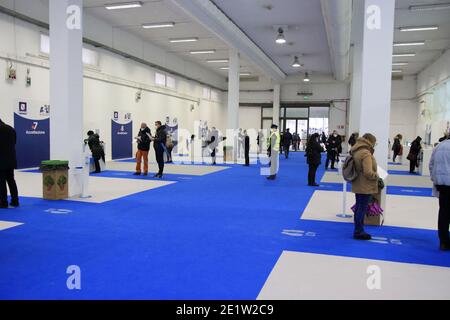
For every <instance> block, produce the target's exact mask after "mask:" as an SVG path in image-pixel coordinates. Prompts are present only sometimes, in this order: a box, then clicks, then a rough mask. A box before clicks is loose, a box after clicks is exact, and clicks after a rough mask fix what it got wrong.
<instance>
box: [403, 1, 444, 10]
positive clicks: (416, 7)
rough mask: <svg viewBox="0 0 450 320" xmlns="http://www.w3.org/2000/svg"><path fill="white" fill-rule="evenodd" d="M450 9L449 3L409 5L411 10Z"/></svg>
mask: <svg viewBox="0 0 450 320" xmlns="http://www.w3.org/2000/svg"><path fill="white" fill-rule="evenodd" d="M445 9H450V3H436V4H423V5H414V6H410V7H409V10H411V11H433V10H445Z"/></svg>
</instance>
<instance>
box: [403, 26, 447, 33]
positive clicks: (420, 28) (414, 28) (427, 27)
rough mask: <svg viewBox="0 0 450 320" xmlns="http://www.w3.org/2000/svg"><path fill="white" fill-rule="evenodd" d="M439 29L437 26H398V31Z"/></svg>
mask: <svg viewBox="0 0 450 320" xmlns="http://www.w3.org/2000/svg"><path fill="white" fill-rule="evenodd" d="M437 29H439V27H438V26H418V27H400V31H403V32H407V31H431V30H437Z"/></svg>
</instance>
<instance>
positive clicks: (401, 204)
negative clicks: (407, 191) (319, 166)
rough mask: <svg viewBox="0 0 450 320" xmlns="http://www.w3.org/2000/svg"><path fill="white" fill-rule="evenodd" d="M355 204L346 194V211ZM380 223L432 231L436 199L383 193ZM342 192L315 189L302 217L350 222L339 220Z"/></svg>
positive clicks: (437, 203) (435, 212) (351, 195)
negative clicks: (382, 219)
mask: <svg viewBox="0 0 450 320" xmlns="http://www.w3.org/2000/svg"><path fill="white" fill-rule="evenodd" d="M354 204H355V195H354V194H353V193H347V212H346V213H347V214H353V213H352V211H351V210H350V208H351V207H352V206H353V205H354ZM386 205H387V208H386V210H385V215H384V217H385V222H384V225H387V226H396V227H406V228H419V229H428V230H436V228H437V219H438V218H437V217H438V210H439V202H438V200H437V199H436V198H431V197H411V196H398V195H387V198H386ZM342 207H343V193H342V192H339V191H321V190H320V191H316V192H314V195H313V196H312V198H311V200H310V201H309V203H308V206H307V207H306V209H305V211H304V212H303V215H302V219H307V220H320V221H335V222H349V223H353V219H352V218H350V219H343V218H339V217H337V216H336V215H337V214H340V213H342Z"/></svg>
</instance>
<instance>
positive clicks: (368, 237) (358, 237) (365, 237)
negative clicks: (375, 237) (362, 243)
mask: <svg viewBox="0 0 450 320" xmlns="http://www.w3.org/2000/svg"><path fill="white" fill-rule="evenodd" d="M353 239H355V240H371V239H372V236H371V235H370V234H368V233H363V234H355V235H354V236H353Z"/></svg>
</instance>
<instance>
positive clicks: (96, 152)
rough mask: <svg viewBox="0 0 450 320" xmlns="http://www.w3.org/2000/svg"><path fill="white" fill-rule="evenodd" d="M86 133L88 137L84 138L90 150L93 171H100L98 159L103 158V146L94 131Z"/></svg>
mask: <svg viewBox="0 0 450 320" xmlns="http://www.w3.org/2000/svg"><path fill="white" fill-rule="evenodd" d="M87 135H88V139H87V140H85V142H86V143H87V144H88V146H89V149H90V150H91V152H92V158H94V163H95V173H100V172H101V167H100V159H102V158H104V151H103V147H102V145H101V144H100V136H99V135H98V134H96V133H94V131H92V130H91V131H89V132H88V133H87Z"/></svg>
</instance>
